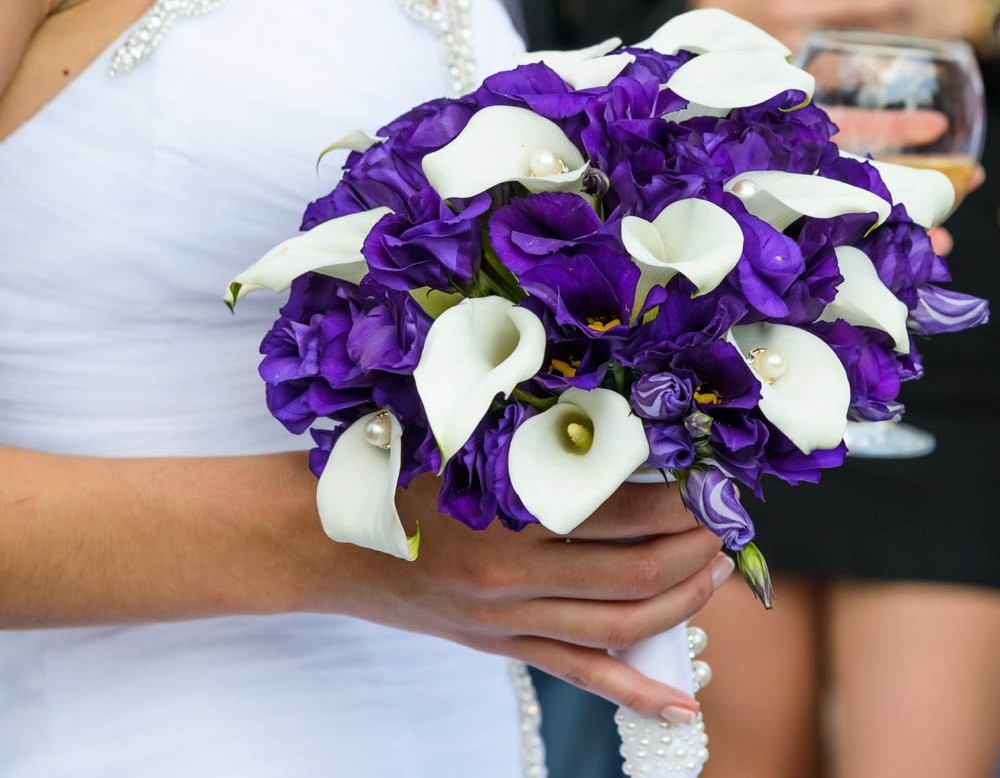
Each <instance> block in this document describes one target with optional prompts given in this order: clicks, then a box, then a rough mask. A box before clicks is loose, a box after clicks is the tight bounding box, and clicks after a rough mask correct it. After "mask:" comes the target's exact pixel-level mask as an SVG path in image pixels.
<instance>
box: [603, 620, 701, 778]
mask: <svg viewBox="0 0 1000 778" xmlns="http://www.w3.org/2000/svg"><path fill="white" fill-rule="evenodd" d="M704 634H705V633H704V632H702V631H701V630H699V629H697V628H692V629H690V630H689V629H688V625H687V622H683V623H681V624H678V625H677V626H676V627H674V628H673V629H670V630H667V631H666V632H664V633H662V634H660V635H656V636H655V637H652V638H648V639H647V640H644V641H642V642H641V643H638V644H636V645H635V646H633V647H632V648H630V649H628V650H627V651H621V652H618V653H617V654H616V656H618V657H619V658H620V659H622V660H623V661H624V662H625V663H626V664H628V665H629V666H631V667H634V668H635V669H637V670H639V671H640V672H642V673H644V674H645V675H648V676H649V677H650V678H653V679H655V680H657V681H662V682H663V683H666V684H669V685H671V686H673V687H674V688H677V689H680V690H682V691H685V692H687V693H689V694H693V693H694V692H695V691H697V688H698V684H697V682H696V680H695V676H696V673H698V674H699V675H701V676H704V675H706V674H707V672H708V669H707V665H705V664H704V663H703V662H697V663H694V662H693V661H692V660H693V659H694V657H695V655H696V654H697V653H698V651H700V650H701V649H702V648H703V647H704V643H705V638H704ZM705 682H707V679H705V678H704V677H703V678H702V685H704V683H705ZM615 723H616V724H617V725H618V734H619V736H620V737H621V743H622V744H621V755H622V757H623V759H624V760H625V763H624V765H623V767H622V771H623V772H624V773H625V775H628V776H633V775H634V776H641V778H695V777H696V776H697V775H699V774H700V773H701V768H702V765H704V763H705V762H706V760H707V759H708V749H707V747H706V746H707V744H708V736H707V735H706V734H705V724H704V722H703V721H702V718H701V714H699V715H698V719H697V720H696V721H695V722H694V723H693V724H673V723H670V722H668V721H665V720H663V719H661V718H658V717H655V716H643V715H641V714H639V713H636V712H635V711H633V710H629V709H628V708H619V709H618V711H617V712H616V713H615Z"/></svg>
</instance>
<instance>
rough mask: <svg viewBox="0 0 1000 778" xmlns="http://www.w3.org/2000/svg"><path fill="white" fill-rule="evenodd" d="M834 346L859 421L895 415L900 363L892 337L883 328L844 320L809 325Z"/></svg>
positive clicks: (875, 419)
mask: <svg viewBox="0 0 1000 778" xmlns="http://www.w3.org/2000/svg"><path fill="white" fill-rule="evenodd" d="M809 329H810V330H811V331H812V332H813V334H815V335H818V336H819V337H820V338H822V339H823V340H824V341H825V342H826V344H827V345H828V346H830V348H832V349H833V351H834V353H835V354H836V355H837V358H838V359H840V361H841V364H843V366H844V370H845V372H846V373H847V380H848V382H849V383H850V386H851V406H850V415H851V417H852V418H854V419H855V420H859V421H884V420H886V419H892V418H894V417H895V416H896V415H897V413H898V409H899V404H898V403H897V402H896V398H897V397H898V396H899V389H900V363H899V359H898V357H897V355H896V353H895V351H894V350H893V343H892V338H890V337H889V335H888V334H886V333H884V332H882V331H881V330H876V329H871V328H867V327H865V328H862V327H854V326H852V325H850V324H848V323H847V322H845V321H841V320H838V321H836V322H832V323H827V322H817V323H816V324H814V325H812V326H811V327H809Z"/></svg>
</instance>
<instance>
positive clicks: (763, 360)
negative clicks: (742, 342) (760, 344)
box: [747, 348, 788, 384]
mask: <svg viewBox="0 0 1000 778" xmlns="http://www.w3.org/2000/svg"><path fill="white" fill-rule="evenodd" d="M747 361H748V362H749V363H750V367H752V368H753V369H754V371H755V372H756V373H757V375H759V376H760V377H761V378H763V379H764V380H765V381H767V383H769V384H773V383H774V382H775V381H777V380H778V379H779V378H781V376H783V375H784V374H785V373H787V372H788V364H787V363H786V362H785V358H784V357H783V356H782V355H781V354H780V352H778V351H776V350H774V349H772V348H755V349H753V350H752V351H751V352H750V357H749V358H748V360H747Z"/></svg>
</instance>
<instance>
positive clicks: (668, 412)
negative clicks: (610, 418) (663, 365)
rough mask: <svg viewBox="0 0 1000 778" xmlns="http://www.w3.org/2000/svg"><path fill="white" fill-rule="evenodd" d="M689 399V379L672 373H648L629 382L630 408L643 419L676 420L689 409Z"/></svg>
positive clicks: (690, 396) (690, 397)
mask: <svg viewBox="0 0 1000 778" xmlns="http://www.w3.org/2000/svg"><path fill="white" fill-rule="evenodd" d="M693 399H694V390H693V388H692V386H691V382H690V381H689V380H687V379H684V378H680V377H679V376H676V375H674V374H673V373H667V372H661V373H648V374H646V375H643V376H640V377H639V378H637V379H636V380H635V382H634V383H633V384H632V391H631V405H632V410H633V411H635V413H636V415H637V416H641V417H642V418H644V419H658V420H660V421H677V420H678V419H680V418H683V417H684V416H686V415H687V414H688V413H689V412H690V410H691V404H692V402H693Z"/></svg>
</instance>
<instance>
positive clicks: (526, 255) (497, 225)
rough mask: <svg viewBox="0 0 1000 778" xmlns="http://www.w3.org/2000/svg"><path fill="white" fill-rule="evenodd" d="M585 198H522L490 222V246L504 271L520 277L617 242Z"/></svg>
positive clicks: (562, 194)
mask: <svg viewBox="0 0 1000 778" xmlns="http://www.w3.org/2000/svg"><path fill="white" fill-rule="evenodd" d="M603 227H604V223H603V222H602V221H601V218H600V217H599V216H598V215H597V212H596V211H595V210H594V207H593V206H592V205H591V204H590V203H589V202H587V200H585V199H584V198H582V197H580V196H579V195H576V194H569V193H565V192H550V193H542V194H536V195H532V196H530V197H519V198H517V199H515V200H514V201H512V202H511V203H510V204H509V205H506V206H504V207H503V208H501V209H499V210H498V211H497V212H496V213H495V214H494V215H493V217H492V218H491V219H490V229H489V232H490V243H491V244H492V246H493V249H494V250H495V251H496V252H497V256H498V257H499V258H500V261H501V262H503V264H504V267H506V268H507V269H508V270H510V271H511V272H512V273H514V275H520V274H521V273H524V272H527V271H528V270H532V269H533V268H535V267H537V266H538V265H539V263H541V262H543V261H544V260H547V259H550V258H553V257H555V258H557V259H561V258H562V257H564V256H572V255H574V254H577V253H579V252H581V251H587V250H593V249H595V248H596V249H597V250H600V248H601V247H602V246H603V247H604V248H605V249H611V250H613V249H614V248H615V247H616V246H617V241H616V240H615V238H614V237H613V236H612V235H609V234H607V233H602V232H601V230H602V228H603Z"/></svg>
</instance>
